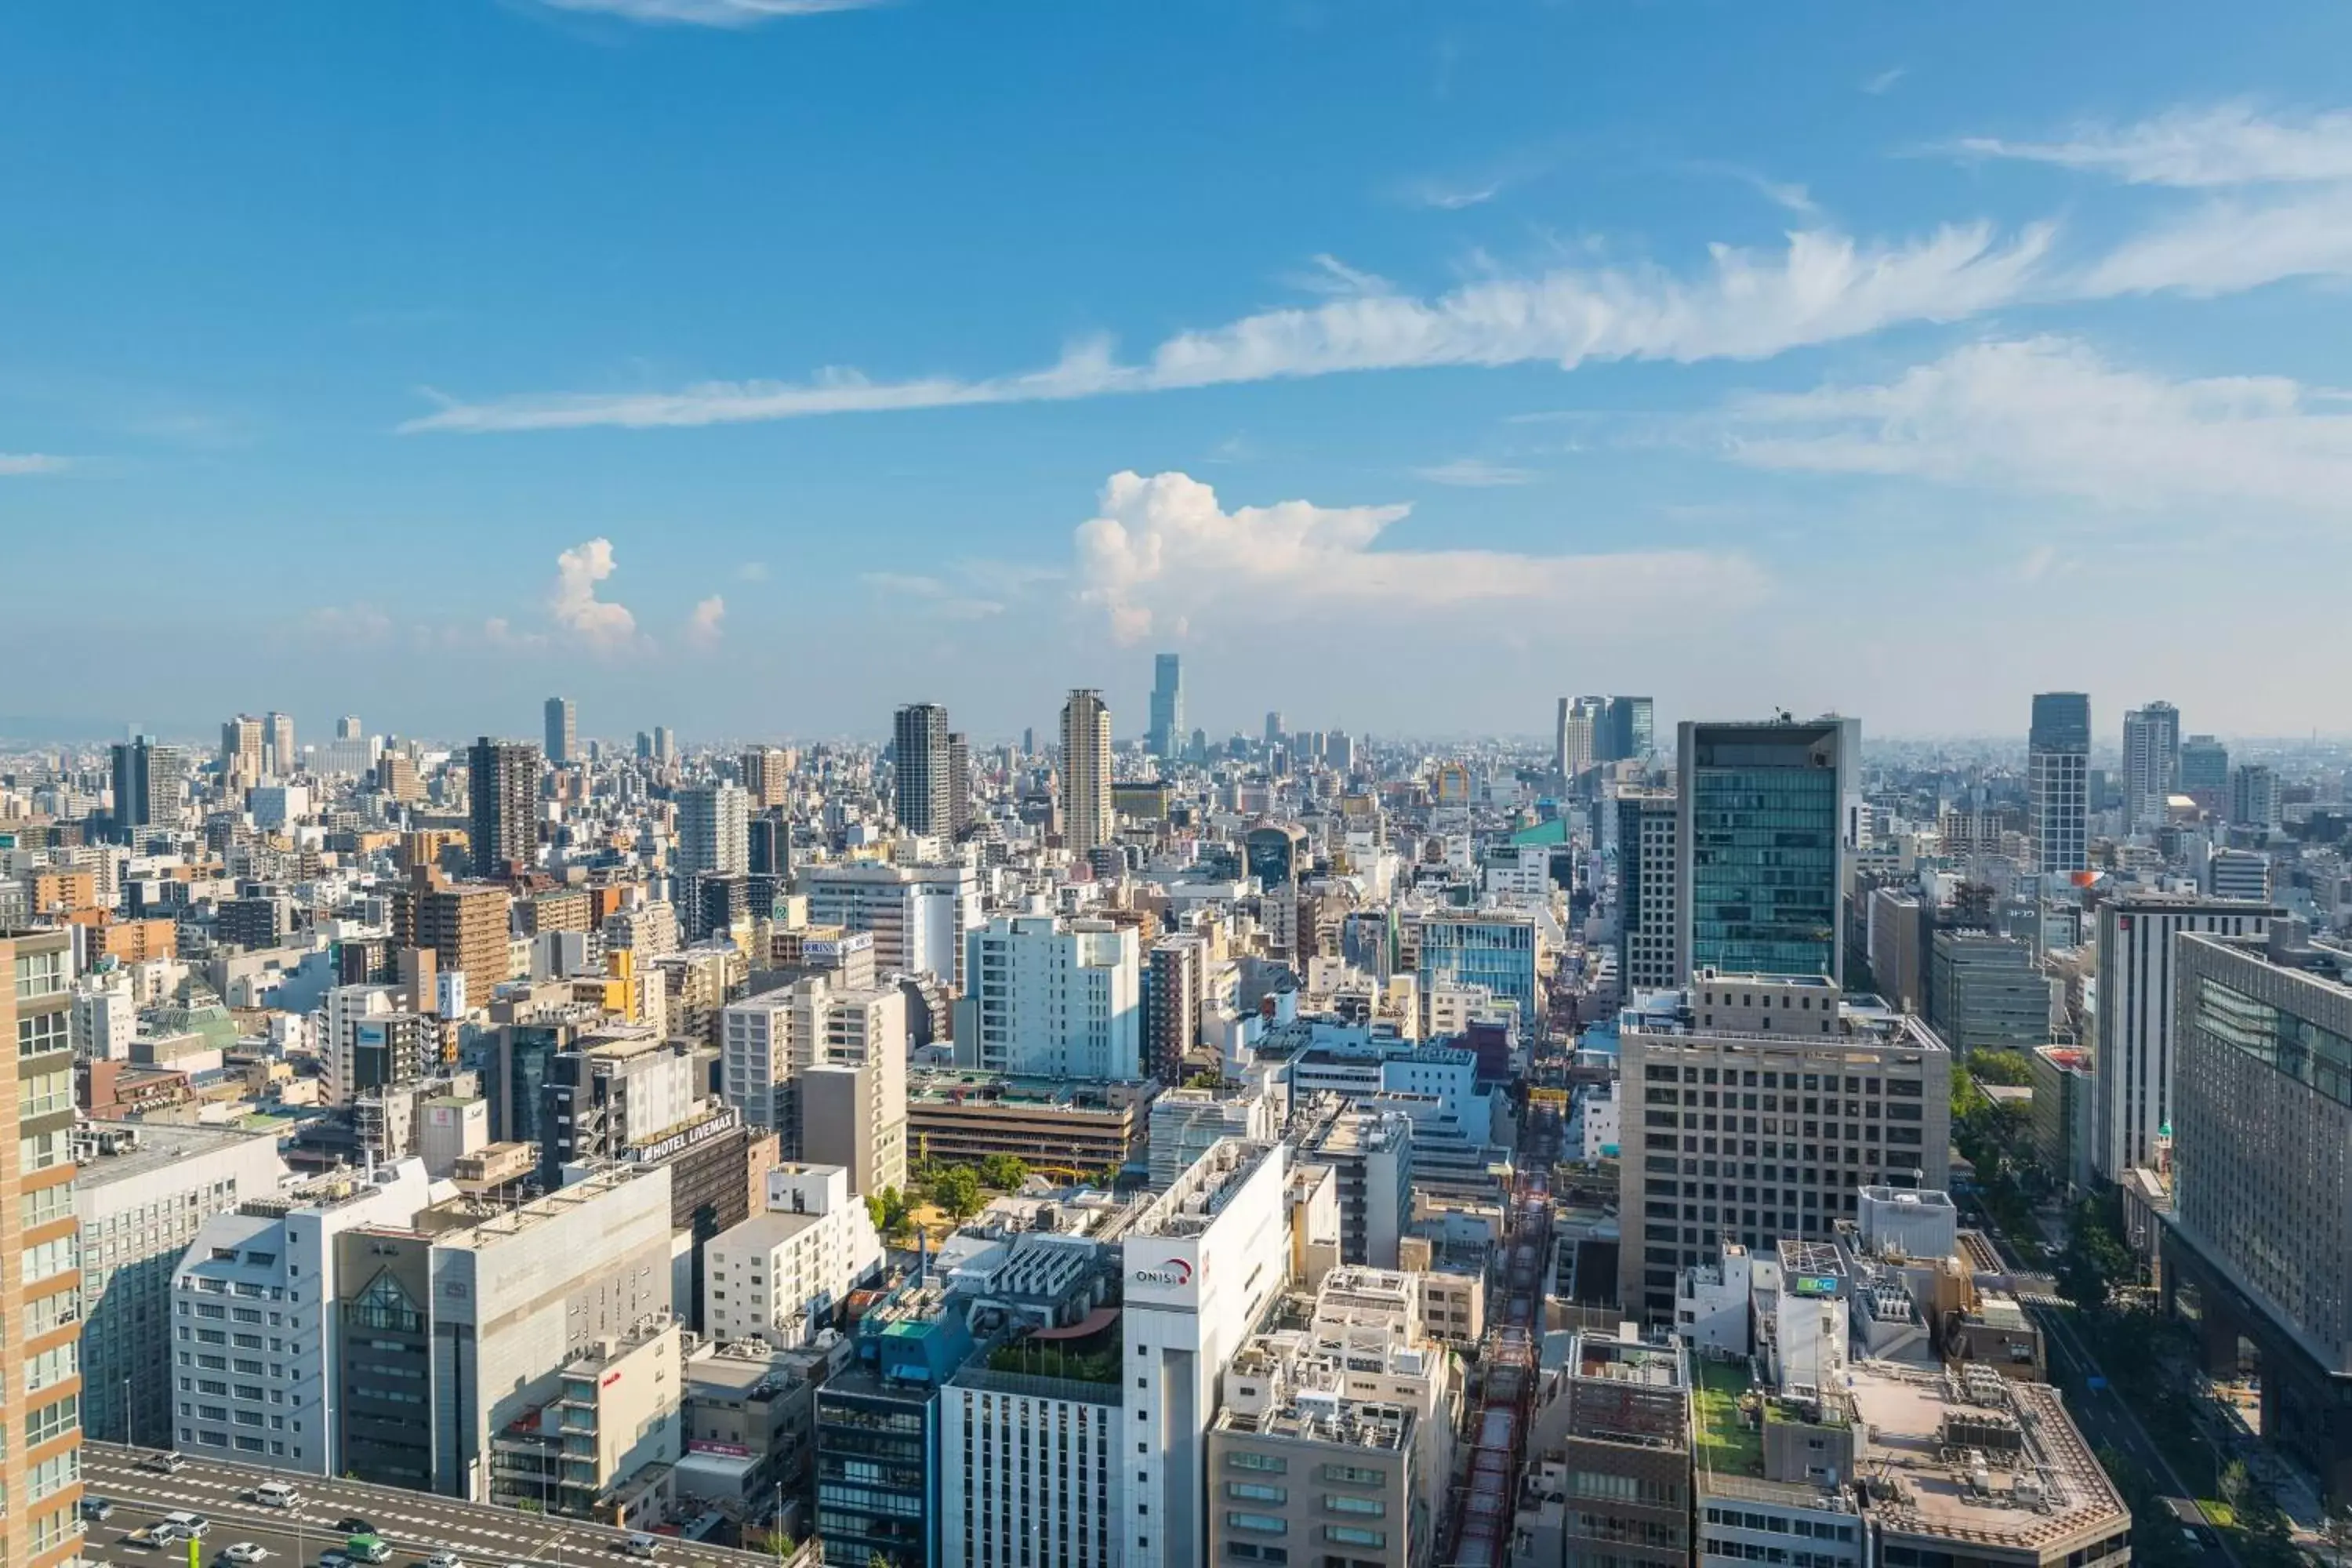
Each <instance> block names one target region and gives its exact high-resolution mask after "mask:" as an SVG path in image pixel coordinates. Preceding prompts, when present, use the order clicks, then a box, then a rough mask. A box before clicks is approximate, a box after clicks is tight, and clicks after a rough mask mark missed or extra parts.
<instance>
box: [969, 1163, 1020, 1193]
mask: <svg viewBox="0 0 2352 1568" xmlns="http://www.w3.org/2000/svg"><path fill="white" fill-rule="evenodd" d="M980 1179H981V1183H982V1185H985V1186H991V1187H994V1188H995V1189H996V1190H997V1191H998V1192H1000V1193H1009V1192H1011V1191H1013V1188H1015V1187H1017V1186H1019V1185H1020V1184H1022V1183H1024V1182H1025V1181H1027V1180H1028V1179H1029V1165H1028V1163H1027V1162H1026V1161H1024V1160H1022V1159H1019V1158H1017V1157H1015V1156H1013V1155H1011V1154H991V1155H988V1156H987V1157H985V1158H984V1159H982V1161H981V1163H980Z"/></svg>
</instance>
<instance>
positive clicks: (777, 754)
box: [737, 746, 792, 811]
mask: <svg viewBox="0 0 2352 1568" xmlns="http://www.w3.org/2000/svg"><path fill="white" fill-rule="evenodd" d="M791 760H792V759H791V758H790V757H789V756H787V755H786V754H785V752H784V750H783V748H782V747H781V746H751V747H747V748H746V749H745V750H744V752H743V755H742V756H741V757H740V759H738V762H737V771H738V772H740V773H741V774H742V775H743V793H744V794H746V795H750V796H751V809H752V810H754V811H765V810H766V809H768V807H770V806H772V805H783V804H784V795H785V792H786V788H787V785H786V782H785V781H786V780H787V779H788V778H789V777H790V773H791V770H790V769H789V768H787V767H786V765H785V764H786V763H789V762H790V761H791Z"/></svg>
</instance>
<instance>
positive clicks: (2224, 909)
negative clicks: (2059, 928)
mask: <svg viewBox="0 0 2352 1568" xmlns="http://www.w3.org/2000/svg"><path fill="white" fill-rule="evenodd" d="M2278 914H2279V911H2278V910H2276V909H2273V907H2271V906H2269V905H2267V904H2245V903H2236V902H2227V901H2223V900H2214V899H2200V898H2192V897H2185V896H2178V895H2168V894H2137V895H2134V896H2132V897H2128V898H2123V899H2117V900H2112V901H2110V902H2108V903H2105V904H2102V905H2101V906H2099V1012H2098V1020H2099V1037H2098V1052H2097V1058H2096V1060H2097V1063H2098V1070H2097V1077H2096V1079H2095V1083H2096V1086H2097V1089H2098V1112H2099V1114H2098V1123H2099V1125H2098V1142H2097V1143H2096V1145H2095V1148H2094V1151H2093V1157H2092V1163H2093V1165H2094V1168H2095V1169H2096V1171H2097V1172H2098V1173H2099V1174H2100V1175H2102V1176H2104V1177H2105V1178H2106V1179H2107V1180H2109V1181H2111V1182H2120V1181H2122V1180H2123V1179H2124V1177H2125V1176H2126V1174H2127V1173H2129V1172H2130V1171H2131V1170H2132V1168H2133V1167H2135V1166H2139V1165H2145V1166H2147V1167H2149V1168H2151V1169H2153V1168H2154V1167H2155V1166H2156V1164H2157V1163H2158V1150H2159V1148H2160V1147H2162V1146H2163V1145H2165V1144H2168V1143H2169V1142H2170V1141H2171V1136H2172V1086H2173V1051H2172V1017H2173V1002H2174V999H2175V997H2176V995H2177V994H2178V992H2179V986H2178V977H2177V975H2176V973H2175V972H2174V969H2173V940H2174V938H2176V937H2177V936H2179V935H2180V934H2181V933H2182V932H2184V931H2187V932H2195V933H2199V934H2202V935H2209V936H2231V937H2256V938H2259V937H2261V936H2263V934H2264V933H2265V932H2266V931H2268V930H2269V929H2270V922H2271V921H2273V920H2274V919H2276V918H2277V916H2278Z"/></svg>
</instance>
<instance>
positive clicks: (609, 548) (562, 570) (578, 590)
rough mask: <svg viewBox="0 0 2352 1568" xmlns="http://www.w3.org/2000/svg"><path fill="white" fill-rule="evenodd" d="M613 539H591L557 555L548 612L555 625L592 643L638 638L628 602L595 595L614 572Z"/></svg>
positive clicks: (605, 644) (616, 643)
mask: <svg viewBox="0 0 2352 1568" xmlns="http://www.w3.org/2000/svg"><path fill="white" fill-rule="evenodd" d="M613 565H614V563H613V542H612V541H611V540H609V539H592V540H589V541H588V542H586V543H584V544H576V545H573V546H572V548H571V549H569V550H567V551H565V552H563V553H562V554H561V555H559V556H557V557H556V558H555V583H554V585H553V586H552V587H551V588H550V589H549V590H548V594H547V613H548V616H550V618H551V619H552V620H553V621H554V622H555V624H556V626H558V627H560V628H562V630H563V631H565V632H568V633H570V634H571V635H572V637H577V638H579V639H580V640H581V641H583V642H584V643H587V644H588V645H590V646H591V647H600V648H615V647H624V646H625V645H627V644H628V643H631V642H633V641H635V638H636V635H637V618H636V616H633V615H631V614H630V613H629V610H628V606H626V605H617V604H614V602H613V601H611V600H609V599H600V598H598V597H597V596H596V585H597V584H599V583H602V582H604V579H606V578H607V577H610V576H611V575H612V574H613Z"/></svg>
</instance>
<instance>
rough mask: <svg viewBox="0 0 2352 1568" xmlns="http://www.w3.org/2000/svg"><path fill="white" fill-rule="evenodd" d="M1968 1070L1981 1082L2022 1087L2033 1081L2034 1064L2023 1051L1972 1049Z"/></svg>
mask: <svg viewBox="0 0 2352 1568" xmlns="http://www.w3.org/2000/svg"><path fill="white" fill-rule="evenodd" d="M1968 1071H1969V1076H1970V1077H1971V1078H1974V1079H1976V1080H1977V1081H1978V1082H1979V1083H1997V1084H2000V1085H2002V1086H2003V1087H2005V1088H2011V1089H2014V1088H2021V1087H2023V1086H2024V1085H2027V1084H2030V1083H2032V1081H2033V1064H2032V1062H2029V1061H2028V1060H2026V1058H2025V1053H2024V1052H2023V1051H1972V1052H1970V1053H1969V1060H1968Z"/></svg>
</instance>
